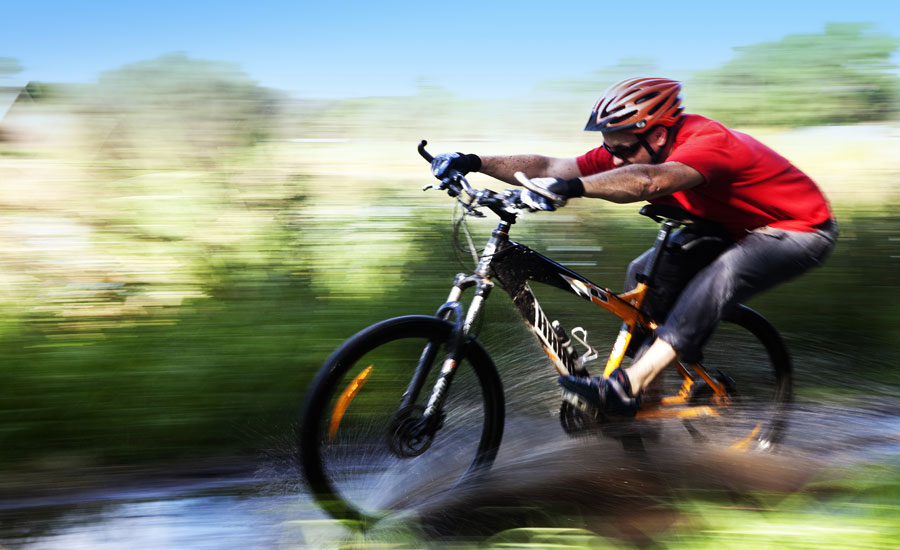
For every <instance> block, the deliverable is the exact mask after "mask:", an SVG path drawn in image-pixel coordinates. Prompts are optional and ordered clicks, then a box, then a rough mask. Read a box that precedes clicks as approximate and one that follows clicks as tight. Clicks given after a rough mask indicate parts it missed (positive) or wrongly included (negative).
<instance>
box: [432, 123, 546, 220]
mask: <svg viewBox="0 0 900 550" xmlns="http://www.w3.org/2000/svg"><path fill="white" fill-rule="evenodd" d="M426 145H428V142H427V141H426V140H424V139H423V140H422V141H420V142H419V146H418V151H419V155H421V156H422V158H424V159H425V160H427V161H428V162H429V163H430V162H431V161H433V160H434V157H433V156H432V155H431V154H430V153H429V152H428V151H426V150H425V146H426ZM435 177H437V176H435ZM439 179H440V180H441V183H440V185H435V184H429V185H426V186H425V187H423V188H422V190H423V191H427V190H429V189H438V190H441V191H447V194H448V195H450V196H451V197H455V198H456V199H457V200H458V201H459V203H460V204H461V205H462V206H463V207H464V208H465V209H466V211H467V213H468V214H470V215H473V216H483V215H484V214H482V213H481V212H479V211H478V207H480V206H483V207H485V208H487V209H489V210H490V211H491V212H493V213H494V214H496V215H497V216H499V217H500V219H502V220H503V221H506V222H508V223H511V224H512V223H515V222H516V218H518V216H519V214H521V213H522V210H530V208H528V207H527V206H526V205H525V204H524V203H523V202H522V200H521V197H522V191H521V190H520V189H506V190H505V191H504V192H503V193H497V192H495V191H491V190H490V189H475V188H474V187H472V186H471V185H470V184H469V182H468V180H466V177H465V176H464V175H463V174H461V173H460V172H457V171H456V170H452V171H451V172H450V173H449V175H446V176H445V177H443V178H439ZM516 179H517V180H518V181H519V182H520V183H522V185H523V186H525V187H527V188H530V187H531V186H530V185H527V184H526V183H524V182H526V181H528V178H527V177H526V176H525V174H522V173H521V172H517V173H516ZM528 183H529V184H530V181H529V182H528ZM463 191H465V193H466V194H467V195H468V201H466V200H463V199H462V198H460V197H459V195H460V193H461V192H463Z"/></svg>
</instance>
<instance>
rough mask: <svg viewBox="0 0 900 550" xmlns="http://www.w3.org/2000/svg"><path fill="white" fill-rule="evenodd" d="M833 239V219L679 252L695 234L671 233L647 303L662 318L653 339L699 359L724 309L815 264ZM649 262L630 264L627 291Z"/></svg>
mask: <svg viewBox="0 0 900 550" xmlns="http://www.w3.org/2000/svg"><path fill="white" fill-rule="evenodd" d="M837 235H838V226H837V223H836V222H833V221H831V222H826V223H825V224H823V225H822V226H821V227H820V228H819V229H818V230H816V231H812V232H799V231H785V230H783V229H775V228H772V227H761V228H759V229H756V230H754V231H751V232H750V234H749V235H747V236H746V237H744V238H743V239H742V240H740V241H738V242H730V243H723V242H721V241H719V244H718V245H717V244H715V243H706V242H704V243H700V245H699V246H696V247H690V246H688V247H684V248H688V249H689V250H688V251H687V252H681V251H680V250H681V248H682V245H683V244H684V243H685V242H691V241H693V240H696V239H698V236H696V235H693V234H691V233H690V232H689V231H686V230H682V231H680V232H679V233H676V234H675V235H673V237H672V239H673V246H672V247H670V248H671V249H672V252H671V253H669V252H667V253H666V254H665V255H664V256H663V258H662V261H661V263H660V268H659V271H658V277H657V278H656V281H655V282H656V284H655V285H654V291H653V292H652V293H651V295H650V297H649V299H648V303H647V305H646V309H647V310H648V311H649V312H650V314H651V315H652V316H653V317H654V319H657V320H658V321H659V320H660V319H662V322H661V323H660V326H659V328H658V329H657V331H656V336H657V337H659V338H662V339H663V341H665V342H668V343H669V344H670V345H671V346H672V347H673V348H675V350H677V351H678V352H679V353H680V354H681V357H682V358H683V359H685V360H687V361H696V360H699V359H700V357H701V349H702V347H703V344H704V343H705V342H706V340H707V339H708V338H709V336H710V334H712V331H713V329H715V327H716V325H717V324H718V323H719V321H720V320H721V319H722V317H723V315H724V314H725V313H726V312H727V311H728V310H729V308H732V307H734V306H735V305H737V304H739V303H741V302H743V301H745V300H747V299H748V298H750V297H751V296H753V295H755V294H758V293H760V292H762V291H765V290H768V289H769V288H772V287H773V286H775V285H777V284H779V283H783V282H785V281H788V280H790V279H792V278H794V277H796V276H798V275H800V274H802V273H804V272H806V271H808V270H809V269H811V268H813V267H816V266H818V265H820V264H821V263H822V262H823V261H824V260H825V258H827V257H828V255H829V253H830V252H831V250H832V249H833V248H834V244H835V241H836V240H837ZM649 259H650V251H647V252H645V253H644V254H642V255H641V256H640V257H638V258H637V259H636V260H634V261H633V262H632V263H631V265H630V266H629V268H628V278H627V280H626V288H628V289H631V288H634V286H635V285H636V281H637V274H638V273H644V272H645V271H646V268H647V263H648V262H649Z"/></svg>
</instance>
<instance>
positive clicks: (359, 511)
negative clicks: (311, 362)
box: [299, 316, 504, 527]
mask: <svg viewBox="0 0 900 550" xmlns="http://www.w3.org/2000/svg"><path fill="white" fill-rule="evenodd" d="M452 335H453V325H451V324H450V323H448V322H446V321H443V320H440V319H437V318H435V317H425V316H408V317H398V318H396V319H389V320H387V321H383V322H381V323H378V324H376V325H373V326H371V327H369V328H367V329H364V330H363V331H361V332H359V333H357V334H356V335H355V336H353V337H352V338H350V339H349V340H348V341H346V342H345V343H344V344H343V345H342V346H341V347H340V348H338V349H337V351H335V352H334V354H333V355H332V356H331V357H330V358H329V359H328V360H327V361H326V362H325V364H324V365H323V366H322V368H321V370H320V371H319V374H318V376H317V377H316V379H315V380H314V381H313V383H312V385H311V386H310V389H309V394H308V395H307V399H306V403H305V405H304V410H303V415H302V420H301V424H300V430H299V449H300V461H301V465H302V467H303V472H304V475H305V477H306V480H307V482H308V484H309V487H310V489H311V490H312V493H313V496H314V497H315V498H316V500H317V501H318V502H319V504H320V505H321V506H322V507H323V508H324V509H325V510H326V511H327V512H328V513H329V514H330V515H332V516H333V517H335V518H337V519H346V520H354V521H357V522H360V523H359V525H360V526H361V527H365V526H366V525H368V524H371V523H373V522H374V521H377V520H378V519H379V518H380V517H381V516H382V515H383V513H384V511H385V510H389V509H401V508H408V507H409V506H411V505H414V504H415V503H416V502H417V500H419V499H421V498H422V497H425V496H428V495H434V494H435V493H437V492H439V491H442V490H445V489H448V488H450V487H452V486H454V485H455V484H457V483H459V482H460V481H461V480H468V479H472V478H473V477H474V476H475V475H476V474H478V473H480V472H484V471H486V470H487V469H489V468H490V466H491V464H492V463H493V461H494V458H495V456H496V454H497V449H498V447H499V445H500V439H501V437H502V434H503V421H504V404H503V391H502V386H501V383H500V378H499V376H498V375H497V371H496V369H495V367H494V364H493V362H492V361H491V359H490V357H489V356H488V354H487V352H486V351H485V350H484V348H482V347H481V345H480V344H479V343H478V342H477V341H475V340H472V339H470V340H469V341H468V342H467V343H466V344H465V346H464V352H463V356H462V358H461V359H460V360H459V365H458V366H457V367H456V372H455V374H454V378H453V381H452V384H451V385H450V388H449V391H448V393H447V396H446V400H445V401H444V407H443V411H442V413H443V414H442V415H441V416H440V419H439V421H438V422H435V423H434V424H433V425H432V427H431V428H432V429H429V430H422V429H421V428H422V425H423V422H422V420H423V413H424V410H425V405H426V403H427V401H428V398H429V396H430V394H431V391H432V388H433V387H434V385H435V381H436V379H437V376H438V374H439V371H440V370H441V365H442V362H443V360H444V358H445V357H446V356H447V354H448V350H447V345H448V342H449V341H450V340H451V338H452ZM422 363H424V364H422ZM417 366H418V368H419V369H422V368H424V369H427V370H428V376H427V377H426V378H425V381H424V384H422V386H421V388H422V389H421V392H420V394H419V395H418V397H417V399H415V400H412V401H411V402H408V403H405V404H403V405H401V402H402V401H404V396H405V395H406V392H407V391H408V388H409V385H410V381H411V380H412V378H413V373H414V372H416V371H417ZM407 401H409V400H407Z"/></svg>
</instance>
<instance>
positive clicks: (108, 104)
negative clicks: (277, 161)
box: [94, 53, 275, 162]
mask: <svg viewBox="0 0 900 550" xmlns="http://www.w3.org/2000/svg"><path fill="white" fill-rule="evenodd" d="M94 97H95V98H96V99H97V101H96V103H95V107H96V109H97V110H100V111H101V112H102V113H103V114H109V115H112V118H113V119H114V120H115V131H114V134H113V135H114V136H115V140H116V141H117V142H118V143H121V145H122V147H120V149H130V150H134V149H135V148H137V149H138V150H140V151H144V152H146V150H147V149H148V148H150V149H152V150H154V151H156V152H175V153H177V154H178V156H179V157H180V158H181V159H185V160H191V159H193V160H201V161H204V162H207V161H211V160H214V157H215V156H216V155H217V151H219V149H221V148H227V147H236V146H242V145H248V144H251V143H253V142H254V141H255V140H257V139H258V138H259V137H261V136H262V135H263V134H264V133H265V132H266V130H267V127H268V119H269V118H270V115H271V114H272V110H273V106H274V104H275V99H274V96H273V94H272V93H271V92H270V91H268V90H266V89H264V88H262V87H260V86H258V85H257V84H256V82H254V81H253V80H251V79H250V78H249V77H248V76H247V75H246V74H245V73H243V72H242V71H241V70H240V69H239V68H238V67H236V66H234V65H232V64H229V63H223V62H217V61H208V60H201V59H192V58H189V57H187V56H186V55H185V54H183V53H174V54H168V55H164V56H162V57H158V58H156V59H151V60H148V61H141V62H138V63H134V64H131V65H126V66H124V67H121V68H119V69H116V70H113V71H109V72H106V73H103V74H102V75H101V76H100V79H99V81H98V89H97V92H96V94H95V96H94Z"/></svg>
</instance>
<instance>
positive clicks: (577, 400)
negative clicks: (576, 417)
mask: <svg viewBox="0 0 900 550" xmlns="http://www.w3.org/2000/svg"><path fill="white" fill-rule="evenodd" d="M561 393H562V398H563V401H565V402H566V403H569V404H570V405H572V406H573V407H575V408H576V409H578V410H579V411H581V412H582V413H584V414H586V415H588V416H590V417H591V418H593V419H599V418H600V417H601V416H602V415H601V414H600V411H599V410H597V408H596V407H594V406H593V405H591V404H590V403H588V402H587V401H585V399H584V398H582V397H581V396H580V395H578V394H577V393H573V392H570V391H566V390H562V392H561Z"/></svg>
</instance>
